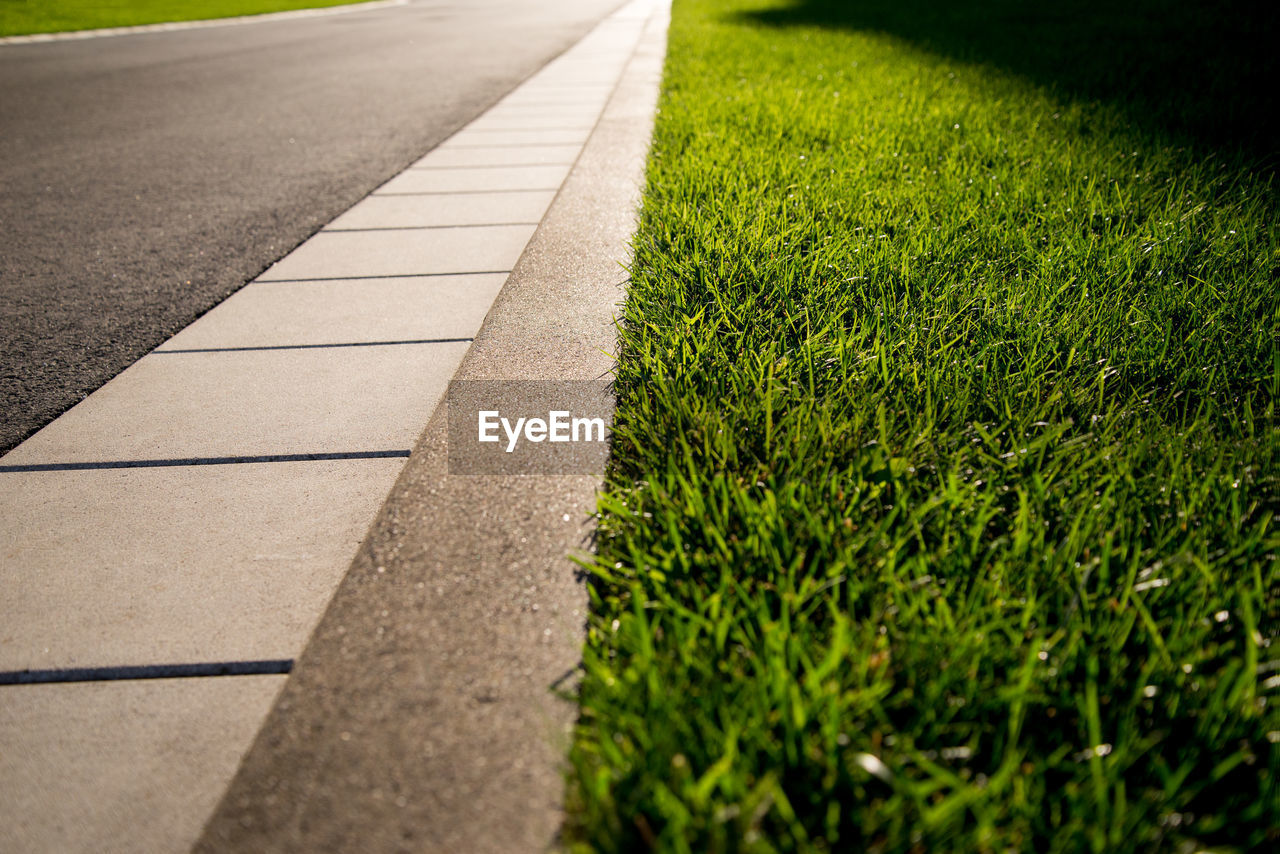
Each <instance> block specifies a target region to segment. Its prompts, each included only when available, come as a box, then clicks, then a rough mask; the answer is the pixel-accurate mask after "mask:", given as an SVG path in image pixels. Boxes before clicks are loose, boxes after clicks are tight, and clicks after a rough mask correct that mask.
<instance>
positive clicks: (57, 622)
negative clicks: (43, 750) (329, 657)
mask: <svg viewBox="0 0 1280 854" xmlns="http://www.w3.org/2000/svg"><path fill="white" fill-rule="evenodd" d="M403 463H404V461H403V460H402V459H385V460H338V461H326V462H294V463H279V464H273V463H254V464H246V465H232V466H196V467H192V468H189V469H183V468H180V467H175V468H152V469H122V470H114V471H101V470H100V471H78V472H30V473H20V474H18V473H6V474H4V475H3V478H4V481H3V482H4V491H3V493H0V563H3V565H4V566H5V567H7V568H10V569H9V570H8V571H6V572H5V574H4V584H3V585H0V614H4V620H3V624H2V625H0V671H3V670H25V669H41V668H59V667H108V666H118V665H146V664H173V663H185V662H198V661H237V660H260V659H280V658H293V657H294V656H296V655H297V654H298V653H299V652H301V651H302V648H303V646H304V645H305V644H306V640H307V636H308V635H309V634H310V632H311V629H312V628H313V627H314V626H315V624H316V622H317V620H318V618H319V615H320V614H321V613H322V612H323V611H324V607H325V603H326V602H327V601H328V599H329V597H330V595H332V593H333V588H334V585H336V584H337V583H338V580H339V579H340V578H341V576H342V572H343V570H344V568H345V566H346V564H347V563H348V561H349V560H350V555H351V554H352V552H353V551H354V550H355V549H356V548H357V546H358V544H359V543H360V540H361V537H362V536H363V535H364V533H365V531H366V530H367V529H368V526H369V523H370V521H371V519H372V518H373V516H374V514H375V512H376V510H377V506H378V502H379V500H380V499H381V498H382V497H383V496H384V495H385V493H386V489H387V484H388V483H390V482H391V481H392V480H393V479H394V478H395V476H396V473H397V472H398V471H399V469H400V467H401V466H402V465H403ZM69 517H70V518H75V519H76V520H77V524H75V525H61V524H59V520H61V519H65V518H69ZM157 519H165V520H166V531H167V532H168V535H167V536H163V537H160V536H156V520H157ZM299 519H303V520H306V522H307V524H306V525H299V524H298V523H297V520H299ZM19 568H20V569H19ZM55 615H74V618H72V619H68V618H65V617H63V618H57V617H56V616H55ZM239 678H240V677H234V678H233V679H239ZM14 690H15V689H14V688H12V687H9V686H3V687H0V702H3V701H5V698H6V697H8V696H9V695H10V692H13V691H14ZM152 693H153V695H154V697H155V699H157V700H158V699H159V695H160V689H159V688H156V689H153V692H152ZM263 711H264V712H265V710H263ZM95 732H101V730H100V729H97V730H95ZM251 733H252V730H250V731H249V732H248V733H246V740H247V738H248V736H249V735H250V734H251ZM10 735H12V734H11V733H4V734H0V754H4V753H7V752H8V751H9V750H11V749H13V745H15V744H19V743H22V741H21V739H17V740H11V739H10V738H8V736H10ZM48 765H49V767H50V768H51V769H52V768H56V767H58V762H57V760H56V759H53V758H50V759H49V760H48ZM0 817H3V818H4V819H6V820H8V819H9V818H10V811H9V810H8V809H0ZM3 847H4V846H2V845H0V850H2V849H3ZM64 850H73V849H71V848H66V849H64Z"/></svg>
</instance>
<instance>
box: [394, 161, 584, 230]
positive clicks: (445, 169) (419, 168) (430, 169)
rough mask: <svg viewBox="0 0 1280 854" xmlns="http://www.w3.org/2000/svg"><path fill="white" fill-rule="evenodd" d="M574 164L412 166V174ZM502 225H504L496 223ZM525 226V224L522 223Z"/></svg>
mask: <svg viewBox="0 0 1280 854" xmlns="http://www.w3.org/2000/svg"><path fill="white" fill-rule="evenodd" d="M572 165H573V164H572V163H490V164H487V165H484V166H410V167H409V170H408V171H410V172H456V171H457V170H459V169H528V168H529V167H531V166H532V167H538V166H572ZM495 225H502V223H495ZM521 225H523V223H521Z"/></svg>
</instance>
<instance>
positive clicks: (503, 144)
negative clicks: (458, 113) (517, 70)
mask: <svg viewBox="0 0 1280 854" xmlns="http://www.w3.org/2000/svg"><path fill="white" fill-rule="evenodd" d="M538 145H541V146H544V147H546V148H551V147H553V146H561V145H578V143H576V142H540V143H538ZM472 148H529V146H528V145H525V144H524V143H522V142H479V143H473V144H471V145H442V146H440V147H439V148H438V149H436V150H437V151H466V150H468V149H472ZM486 192H487V191H486ZM495 192H504V191H502V190H497V191H495ZM506 192H510V191H509V190H508V191H506Z"/></svg>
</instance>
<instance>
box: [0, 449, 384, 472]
mask: <svg viewBox="0 0 1280 854" xmlns="http://www.w3.org/2000/svg"><path fill="white" fill-rule="evenodd" d="M408 456H409V451H408V450H407V449H406V450H395V451H347V452H337V453H330V454H263V455H261V456H256V457H247V456H246V457H186V458H176V459H170V460H107V461H104V462H85V463H29V464H27V465H12V466H0V474H19V473H23V472H38V471H96V470H99V469H149V468H168V467H177V466H226V465H239V464H241V463H318V462H328V461H330V460H385V459H391V458H394V457H408Z"/></svg>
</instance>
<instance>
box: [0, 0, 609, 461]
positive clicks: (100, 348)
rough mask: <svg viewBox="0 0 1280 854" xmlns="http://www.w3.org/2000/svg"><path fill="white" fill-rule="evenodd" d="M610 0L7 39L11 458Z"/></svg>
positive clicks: (472, 1) (1, 359)
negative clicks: (42, 40)
mask: <svg viewBox="0 0 1280 854" xmlns="http://www.w3.org/2000/svg"><path fill="white" fill-rule="evenodd" d="M619 5H621V4H620V2H619V0H556V2H554V3H530V2H527V0H524V1H522V0H465V2H463V0H417V2H411V3H409V4H407V5H404V6H397V7H391V8H380V9H370V10H363V11H358V12H353V13H349V14H343V15H335V16H326V17H315V18H303V19H291V20H285V21H270V22H255V23H252V24H245V25H238V26H220V27H212V28H205V29H194V30H181V31H174V32H162V33H140V34H133V35H127V36H115V37H106V38H95V39H88V40H75V41H61V42H51V43H43V44H9V45H0V452H3V451H6V450H8V449H10V448H12V447H13V446H14V445H16V444H18V443H19V442H20V441H21V440H22V439H24V438H25V437H26V436H28V435H30V434H31V433H33V432H35V431H36V430H38V429H39V428H40V427H42V426H43V425H44V424H46V423H48V422H49V421H51V420H52V419H54V418H56V417H57V416H58V415H59V414H60V413H62V412H63V411H65V410H66V409H68V408H69V407H71V406H72V405H74V404H75V403H77V402H79V401H80V400H81V399H82V398H83V397H84V396H85V395H87V394H89V393H90V392H92V391H93V390H95V389H97V388H98V387H99V386H101V385H102V384H103V383H105V382H106V381H107V380H109V379H110V378H111V377H113V376H115V375H116V374H117V373H119V372H120V371H122V370H123V369H124V368H126V367H128V366H129V365H130V364H132V363H133V362H134V361H135V360H136V359H138V358H139V357H141V356H142V355H143V354H145V353H147V352H148V351H149V350H151V349H152V348H153V347H155V346H156V345H158V344H160V343H161V342H162V341H164V340H165V339H166V338H168V337H169V336H170V335H172V334H173V333H174V332H176V331H178V330H179V329H181V328H182V327H183V326H185V325H187V324H188V323H189V322H190V321H192V320H193V319H195V318H196V317H198V316H199V315H200V314H202V313H203V312H205V311H207V310H208V309H209V308H211V307H212V306H214V305H216V304H217V303H218V302H219V301H221V300H222V299H224V298H225V297H226V296H228V295H229V294H230V293H232V292H233V291H235V290H236V289H237V288H239V287H240V286H241V285H243V284H244V283H245V282H247V281H249V280H250V279H252V278H253V277H254V276H256V275H257V274H258V273H260V272H261V271H262V270H263V269H265V268H266V267H267V266H268V265H270V264H271V263H272V262H273V261H275V260H277V259H278V258H280V257H281V256H283V255H284V254H286V253H287V252H288V251H289V250H290V249H292V248H293V247H294V246H296V245H298V244H299V243H301V242H302V241H303V240H304V239H306V238H307V237H308V236H309V235H311V234H312V233H313V232H315V231H316V230H317V229H319V228H320V227H321V226H323V225H324V224H325V223H327V222H328V221H329V220H331V219H333V218H334V217H335V216H337V215H338V214H339V213H341V212H342V211H343V210H345V209H346V208H348V207H350V206H351V205H352V204H354V203H355V202H356V201H358V200H359V199H360V198H362V197H363V196H364V195H365V194H367V193H368V192H369V191H370V190H372V189H373V188H374V187H376V186H377V185H378V184H380V183H382V182H383V181H385V180H386V179H387V178H389V177H391V176H392V175H394V174H395V173H397V172H398V171H400V170H401V169H402V168H404V167H405V166H406V165H408V164H409V163H410V162H411V161H413V160H415V159H417V158H418V157H420V156H421V155H422V154H424V153H425V152H426V151H428V150H430V149H431V148H432V147H434V146H435V145H436V144H437V143H439V142H440V141H441V140H443V139H445V138H446V137H448V136H449V135H450V134H451V133H452V132H453V131H454V130H456V129H457V128H458V127H460V126H461V125H463V124H465V123H466V122H467V121H468V120H470V119H471V118H473V117H474V116H476V115H477V114H479V113H480V112H482V111H483V110H484V109H485V108H486V107H487V106H489V105H490V104H491V103H493V102H494V101H495V100H497V99H498V98H499V97H501V96H502V95H503V94H504V93H505V92H507V91H508V90H510V89H512V88H513V87H514V86H515V85H517V84H518V83H519V82H520V81H521V80H522V79H524V78H525V77H527V76H528V75H529V74H531V73H532V72H534V71H535V70H537V69H538V68H539V67H540V66H542V65H543V64H544V63H546V62H547V61H548V60H550V59H551V58H552V57H554V56H555V55H556V54H558V53H560V52H561V51H563V50H564V49H566V48H568V47H569V46H570V45H572V44H573V43H574V42H575V41H576V40H577V39H578V38H580V37H581V36H582V35H583V34H584V33H586V32H587V31H588V30H589V29H590V28H591V27H592V26H593V25H594V24H595V23H596V22H597V21H599V20H600V19H601V18H603V17H604V16H605V15H606V14H607V13H609V12H610V11H612V10H613V9H614V8H616V7H617V6H619Z"/></svg>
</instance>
